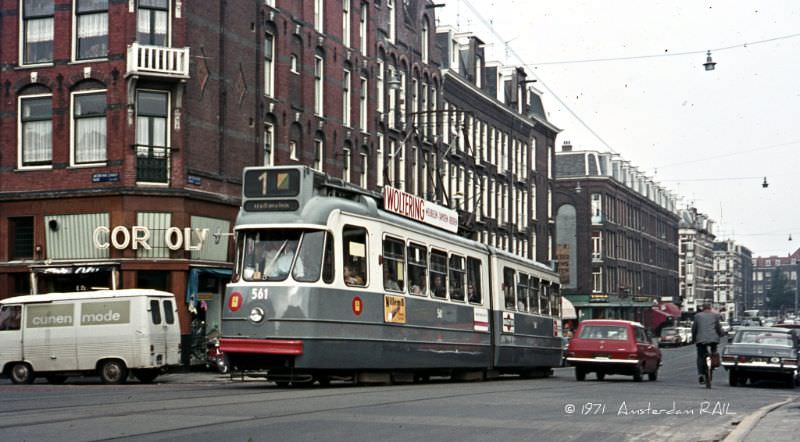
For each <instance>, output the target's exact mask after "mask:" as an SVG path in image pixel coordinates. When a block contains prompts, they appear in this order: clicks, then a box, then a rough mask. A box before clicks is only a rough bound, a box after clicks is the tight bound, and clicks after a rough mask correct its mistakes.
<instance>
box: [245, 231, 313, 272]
mask: <svg viewBox="0 0 800 442" xmlns="http://www.w3.org/2000/svg"><path fill="white" fill-rule="evenodd" d="M325 240H326V235H325V232H324V231H321V230H301V229H261V230H247V231H242V232H240V233H239V238H238V241H239V242H238V244H239V245H238V247H239V249H238V251H237V255H238V256H237V269H238V271H239V274H240V275H241V276H242V279H244V280H245V281H283V280H285V279H287V278H288V277H289V275H290V274H291V275H292V277H293V278H294V279H295V280H297V281H304V282H310V281H316V280H318V279H319V275H320V268H321V263H322V250H323V246H324V244H325Z"/></svg>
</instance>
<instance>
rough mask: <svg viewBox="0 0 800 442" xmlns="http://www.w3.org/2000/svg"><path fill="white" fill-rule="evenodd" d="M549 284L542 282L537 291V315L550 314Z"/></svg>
mask: <svg viewBox="0 0 800 442" xmlns="http://www.w3.org/2000/svg"><path fill="white" fill-rule="evenodd" d="M550 289H551V287H550V283H549V282H546V281H542V287H541V288H540V290H539V313H541V314H543V315H549V314H550Z"/></svg>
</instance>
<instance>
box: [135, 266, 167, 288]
mask: <svg viewBox="0 0 800 442" xmlns="http://www.w3.org/2000/svg"><path fill="white" fill-rule="evenodd" d="M136 287H138V288H141V289H153V290H163V291H169V273H168V272H159V271H139V272H136Z"/></svg>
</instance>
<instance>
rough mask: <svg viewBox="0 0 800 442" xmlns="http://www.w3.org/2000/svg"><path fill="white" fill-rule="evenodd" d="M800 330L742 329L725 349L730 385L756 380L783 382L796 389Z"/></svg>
mask: <svg viewBox="0 0 800 442" xmlns="http://www.w3.org/2000/svg"><path fill="white" fill-rule="evenodd" d="M798 352H800V330H796V329H795V330H790V329H785V328H779V327H747V328H742V329H739V330H738V331H737V332H736V335H734V337H733V340H731V343H730V344H728V345H726V346H725V347H724V348H723V350H722V366H723V367H725V369H726V370H728V381H729V383H730V385H731V386H736V385H745V384H747V381H748V380H750V381H753V380H756V379H782V380H783V381H784V382H785V383H786V385H787V386H788V387H791V388H794V386H795V385H797V383H798V381H800V377H798V372H797V369H798V365H797V357H798Z"/></svg>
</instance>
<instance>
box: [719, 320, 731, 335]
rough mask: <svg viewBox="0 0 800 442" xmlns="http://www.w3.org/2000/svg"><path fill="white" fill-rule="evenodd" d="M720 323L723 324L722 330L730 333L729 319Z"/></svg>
mask: <svg viewBox="0 0 800 442" xmlns="http://www.w3.org/2000/svg"><path fill="white" fill-rule="evenodd" d="M719 325H721V326H722V331H724V332H725V333H729V332H730V331H731V325H730V324H729V323H728V321H720V322H719Z"/></svg>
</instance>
